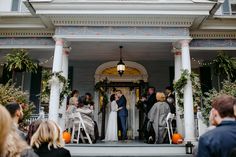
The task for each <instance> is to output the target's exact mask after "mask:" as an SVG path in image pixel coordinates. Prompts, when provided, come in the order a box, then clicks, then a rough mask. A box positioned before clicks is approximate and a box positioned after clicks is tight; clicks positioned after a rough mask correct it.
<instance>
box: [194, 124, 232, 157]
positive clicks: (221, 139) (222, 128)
mask: <svg viewBox="0 0 236 157" xmlns="http://www.w3.org/2000/svg"><path fill="white" fill-rule="evenodd" d="M235 146H236V121H222V122H221V124H220V125H218V126H217V127H216V128H215V129H213V130H211V131H208V132H206V133H205V134H203V135H202V136H201V137H200V139H199V143H198V157H229V156H230V152H231V151H232V149H233V148H234V147H235Z"/></svg>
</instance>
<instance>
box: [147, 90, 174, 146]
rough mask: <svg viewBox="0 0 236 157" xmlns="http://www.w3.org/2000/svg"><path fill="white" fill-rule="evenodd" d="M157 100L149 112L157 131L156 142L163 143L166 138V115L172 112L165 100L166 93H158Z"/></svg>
mask: <svg viewBox="0 0 236 157" xmlns="http://www.w3.org/2000/svg"><path fill="white" fill-rule="evenodd" d="M156 99H157V102H156V103H155V104H154V105H153V107H152V108H151V110H150V111H149V113H148V118H149V122H150V123H152V125H153V128H154V131H155V138H156V139H155V143H163V142H164V138H165V135H164V133H165V127H166V117H167V115H168V113H170V107H169V105H168V104H167V103H166V102H165V101H166V98H165V94H164V93H159V92H157V93H156Z"/></svg>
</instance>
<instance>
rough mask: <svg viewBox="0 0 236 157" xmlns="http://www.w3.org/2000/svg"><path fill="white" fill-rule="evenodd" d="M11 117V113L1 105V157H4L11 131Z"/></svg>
mask: <svg viewBox="0 0 236 157" xmlns="http://www.w3.org/2000/svg"><path fill="white" fill-rule="evenodd" d="M11 124H12V121H11V117H10V114H9V112H8V111H7V110H6V109H5V107H3V106H2V105H0V128H1V129H0V139H1V140H0V156H3V154H4V150H5V146H6V139H7V136H8V134H9V132H10V130H11Z"/></svg>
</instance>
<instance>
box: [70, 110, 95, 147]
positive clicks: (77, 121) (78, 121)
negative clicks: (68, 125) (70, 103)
mask: <svg viewBox="0 0 236 157" xmlns="http://www.w3.org/2000/svg"><path fill="white" fill-rule="evenodd" d="M81 129H83V130H84V132H85V135H86V137H84V136H83V133H82V132H81ZM76 130H78V135H77V137H75V131H76ZM79 138H81V140H82V141H83V143H85V139H87V140H88V142H89V144H92V140H91V138H90V136H89V134H88V132H87V129H86V127H85V125H84V121H83V119H82V116H81V114H80V113H79V112H77V113H74V122H73V130H72V139H71V143H73V142H76V143H77V144H78V143H79Z"/></svg>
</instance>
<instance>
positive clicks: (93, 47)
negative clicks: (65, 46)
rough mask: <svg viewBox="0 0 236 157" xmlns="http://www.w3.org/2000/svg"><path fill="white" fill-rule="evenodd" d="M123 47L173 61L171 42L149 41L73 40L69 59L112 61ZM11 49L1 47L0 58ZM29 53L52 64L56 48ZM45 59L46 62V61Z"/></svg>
mask: <svg viewBox="0 0 236 157" xmlns="http://www.w3.org/2000/svg"><path fill="white" fill-rule="evenodd" d="M120 45H122V46H124V48H123V58H124V60H129V61H148V60H150V61H173V60H174V56H173V54H172V52H171V48H172V45H171V43H153V42H151V43H147V42H144V43H142V42H138V43H135V42H126V43H122V42H120V43H119V42H72V43H71V47H72V50H71V52H70V55H69V59H70V60H71V61H72V60H73V61H95V60H96V61H112V60H118V59H119V46H120ZM8 52H10V50H9V49H4V50H3V49H0V59H1V61H3V57H4V55H5V54H6V53H8ZM29 52H30V53H29V54H30V55H31V56H32V57H33V58H34V59H37V60H39V61H40V62H41V63H43V66H51V65H52V60H49V62H47V63H46V61H47V60H48V59H50V58H51V57H52V56H53V53H54V49H31V50H29ZM225 52H226V53H228V54H229V55H230V56H235V57H236V51H235V50H232V51H225ZM217 54H218V52H217V51H216V50H190V55H191V57H192V58H195V59H197V60H209V59H212V58H214V57H215V56H216V55H217ZM44 61H45V63H44Z"/></svg>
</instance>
